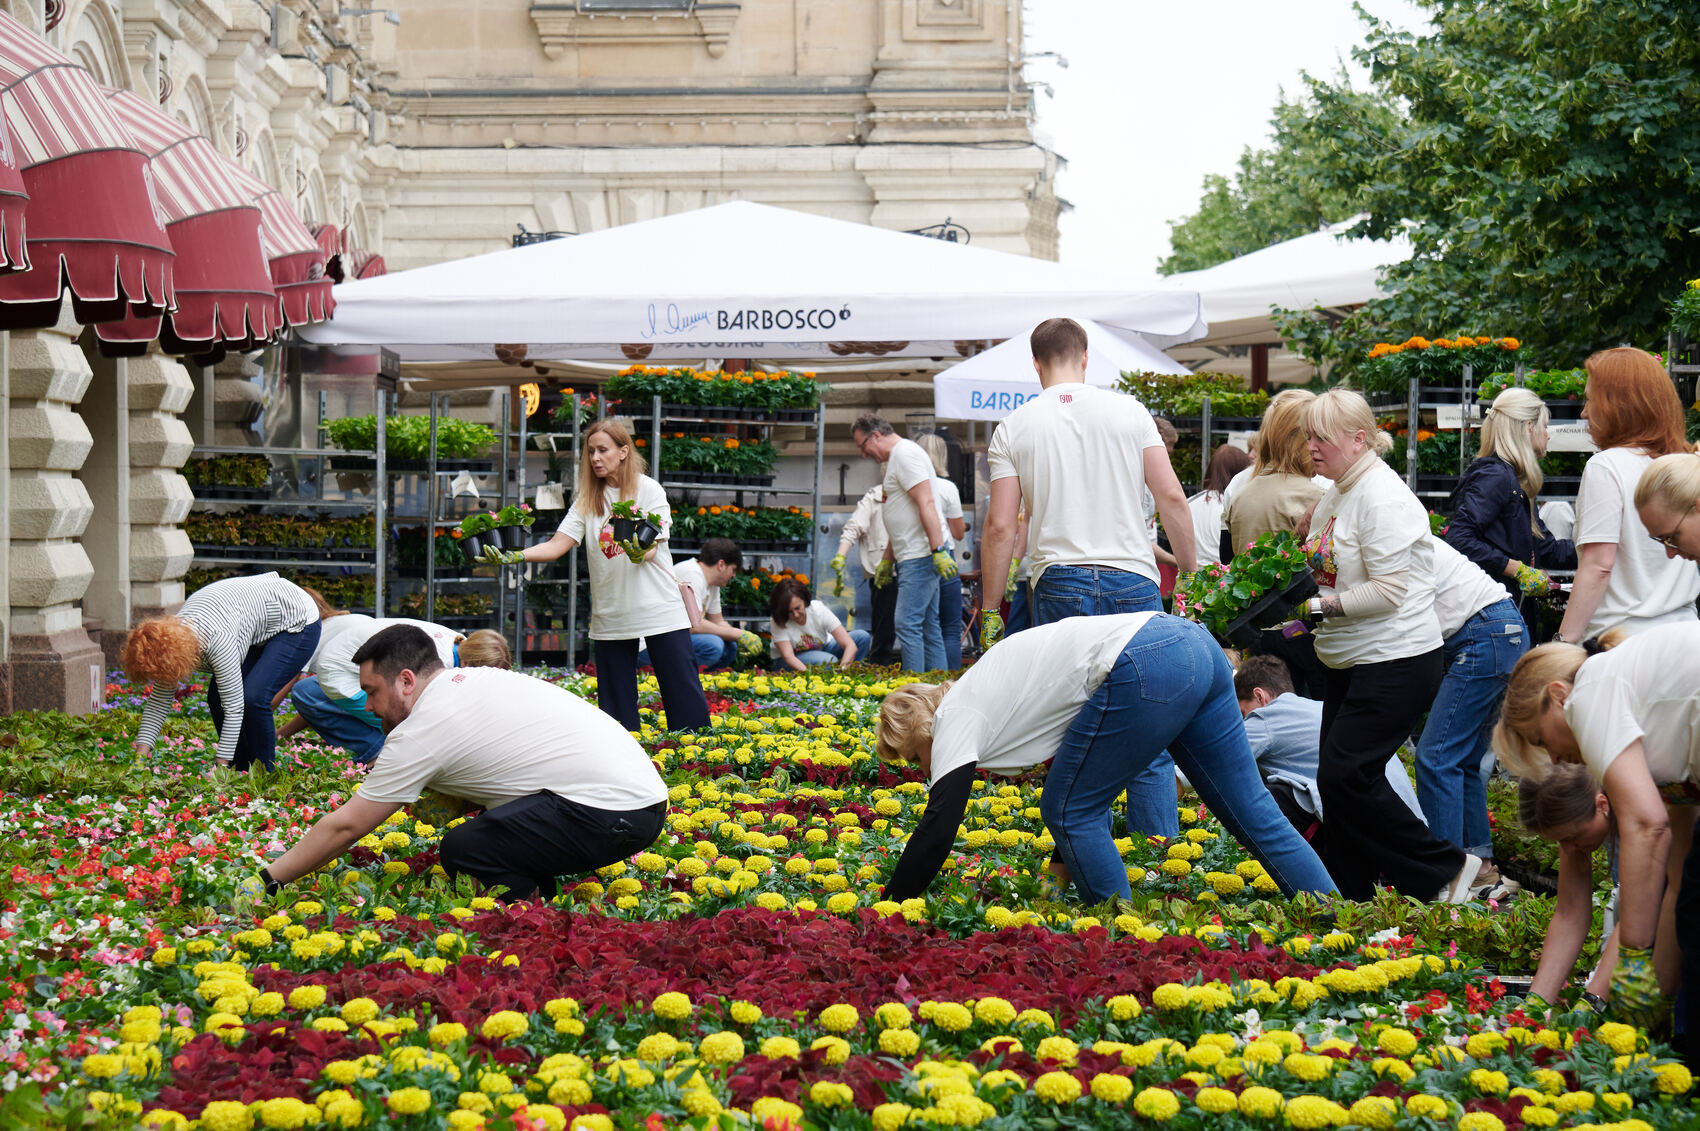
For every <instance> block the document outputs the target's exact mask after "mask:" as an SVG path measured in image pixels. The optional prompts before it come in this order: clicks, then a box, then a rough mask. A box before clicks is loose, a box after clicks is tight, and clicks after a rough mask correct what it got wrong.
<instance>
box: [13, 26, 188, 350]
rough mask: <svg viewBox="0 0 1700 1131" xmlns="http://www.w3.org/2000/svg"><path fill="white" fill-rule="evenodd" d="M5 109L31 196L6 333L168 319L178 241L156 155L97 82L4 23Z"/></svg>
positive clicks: (25, 31) (20, 166) (40, 44)
mask: <svg viewBox="0 0 1700 1131" xmlns="http://www.w3.org/2000/svg"><path fill="white" fill-rule="evenodd" d="M0 111H3V112H4V114H5V117H6V125H7V126H8V128H9V131H10V135H11V136H10V143H11V145H12V147H13V152H14V153H15V155H16V159H17V165H18V166H19V168H20V169H21V171H22V179H23V185H24V189H25V191H27V192H28V193H29V200H30V203H29V230H28V231H27V233H25V247H26V248H27V249H28V253H29V263H30V267H29V269H28V270H26V271H20V272H17V273H15V274H12V275H9V276H4V277H0V325H3V326H6V327H10V328H18V327H26V326H51V325H52V324H53V323H54V322H56V321H58V318H59V303H60V298H61V296H62V294H63V292H64V289H65V288H67V287H69V288H70V291H71V304H72V308H73V310H74V311H75V313H76V317H77V320H78V321H80V322H84V323H89V322H105V321H110V320H112V319H116V318H123V317H125V316H126V315H127V314H131V313H137V314H142V313H155V312H159V311H162V310H168V309H170V308H171V307H172V305H173V303H174V299H173V294H172V268H173V259H174V256H173V254H172V249H171V239H170V237H169V236H167V235H166V232H165V219H164V216H163V214H162V213H161V210H160V205H159V201H158V199H157V197H156V196H155V194H154V186H153V175H152V174H151V173H150V171H149V169H148V156H147V154H145V153H143V152H142V151H141V149H140V148H139V147H138V146H137V145H136V143H135V142H134V141H132V140H131V138H130V136H129V133H128V132H127V131H126V130H125V128H124V126H123V124H122V123H120V122H119V121H118V118H117V115H116V114H114V113H113V110H112V107H111V106H109V105H108V104H107V101H106V99H105V97H104V96H102V94H101V92H100V88H99V87H98V86H96V85H95V82H94V79H93V78H91V77H90V75H89V73H88V72H87V71H85V70H84V69H83V68H82V67H79V66H78V65H77V64H76V63H73V62H72V61H71V60H70V59H67V58H66V57H65V56H63V55H61V54H60V53H59V52H57V51H55V50H53V48H51V47H49V46H48V45H47V44H46V43H44V42H43V41H42V40H40V39H38V38H36V37H35V36H34V35H31V34H30V33H29V32H28V31H27V30H25V28H24V26H23V25H22V24H20V23H18V22H17V21H16V20H14V19H12V18H11V17H10V16H7V15H4V14H0Z"/></svg>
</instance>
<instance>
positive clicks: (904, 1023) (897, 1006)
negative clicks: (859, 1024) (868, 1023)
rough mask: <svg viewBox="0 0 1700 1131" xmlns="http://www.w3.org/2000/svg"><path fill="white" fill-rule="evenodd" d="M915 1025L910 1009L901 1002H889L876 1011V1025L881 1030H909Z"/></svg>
mask: <svg viewBox="0 0 1700 1131" xmlns="http://www.w3.org/2000/svg"><path fill="white" fill-rule="evenodd" d="M914 1023H915V1019H914V1017H913V1015H911V1014H910V1012H909V1007H908V1006H906V1005H904V1004H903V1003H902V1002H900V1001H888V1002H886V1003H885V1004H884V1005H881V1006H880V1007H879V1008H878V1009H876V1010H874V1024H876V1025H878V1026H879V1027H880V1028H881V1029H907V1028H909V1026H911V1025H913V1024H914Z"/></svg>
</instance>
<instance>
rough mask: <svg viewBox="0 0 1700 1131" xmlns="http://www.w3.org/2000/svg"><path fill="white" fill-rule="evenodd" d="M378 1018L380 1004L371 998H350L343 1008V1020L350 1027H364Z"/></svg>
mask: <svg viewBox="0 0 1700 1131" xmlns="http://www.w3.org/2000/svg"><path fill="white" fill-rule="evenodd" d="M377 1016H378V1003H377V1002H375V1001H373V1000H372V999H371V998H369V997H357V998H350V999H349V1000H348V1001H347V1002H346V1003H344V1005H343V1007H342V1019H343V1020H344V1021H346V1022H348V1023H349V1024H350V1025H364V1024H366V1022H368V1021H370V1020H372V1019H373V1018H375V1017H377Z"/></svg>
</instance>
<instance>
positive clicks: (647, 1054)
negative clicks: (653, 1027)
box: [632, 1033, 679, 1063]
mask: <svg viewBox="0 0 1700 1131" xmlns="http://www.w3.org/2000/svg"><path fill="white" fill-rule="evenodd" d="M678 1052H679V1038H677V1037H675V1036H674V1035H673V1034H671V1033H651V1034H649V1036H647V1037H645V1038H644V1039H643V1040H641V1041H639V1042H638V1045H637V1048H635V1049H633V1050H632V1055H633V1056H634V1057H636V1058H637V1059H638V1060H643V1061H648V1062H650V1063H654V1062H656V1061H661V1060H667V1059H669V1058H671V1057H674V1056H676V1055H678Z"/></svg>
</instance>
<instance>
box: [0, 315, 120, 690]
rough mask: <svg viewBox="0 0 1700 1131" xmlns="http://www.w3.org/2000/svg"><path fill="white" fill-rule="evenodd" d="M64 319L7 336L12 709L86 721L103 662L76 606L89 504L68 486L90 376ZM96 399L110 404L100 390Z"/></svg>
mask: <svg viewBox="0 0 1700 1131" xmlns="http://www.w3.org/2000/svg"><path fill="white" fill-rule="evenodd" d="M79 330H80V327H79V326H78V325H77V324H76V323H75V322H72V321H71V320H70V314H69V312H68V307H67V313H66V314H65V315H64V317H63V318H62V319H61V320H60V322H59V325H57V326H55V327H53V328H52V329H50V330H25V331H19V332H17V333H14V334H13V335H12V339H11V359H10V360H11V366H10V384H11V387H10V389H9V396H10V404H9V409H10V412H9V417H10V419H9V421H8V430H7V431H8V437H9V440H10V447H11V453H10V455H11V458H10V464H11V476H12V482H11V522H12V531H11V534H12V537H11V541H10V544H9V546H8V554H7V565H8V577H7V589H8V592H9V593H10V595H11V605H12V607H11V631H12V642H11V665H12V700H13V706H14V707H15V708H16V709H19V710H31V709H39V710H47V709H57V710H62V711H66V712H69V713H72V714H84V713H87V712H89V711H92V710H93V709H94V708H95V707H96V706H97V705H98V704H99V702H100V700H101V696H102V693H103V691H104V690H105V686H106V678H105V661H104V657H102V655H101V652H100V649H99V648H97V647H96V646H95V645H94V643H93V642H92V641H91V640H89V637H88V633H87V632H85V631H84V630H83V612H82V609H81V608H80V607H79V606H78V602H79V601H81V600H82V597H83V594H84V592H85V591H86V590H87V589H88V586H89V582H90V581H91V580H92V579H93V577H94V566H93V564H92V563H91V562H90V561H89V558H88V555H87V554H86V553H84V551H83V547H82V546H81V545H80V544H79V543H78V542H77V541H76V539H77V538H78V537H79V536H80V535H81V534H82V533H83V530H84V528H86V527H87V526H88V523H89V519H90V517H91V516H92V515H93V513H94V504H93V502H91V501H90V498H89V493H88V491H87V490H86V489H85V488H84V487H83V484H82V483H80V482H78V480H77V479H76V478H75V476H74V474H73V473H74V472H76V471H77V470H78V469H79V468H81V467H82V465H83V460H84V458H85V457H87V455H88V453H89V449H90V447H91V446H92V444H93V439H92V437H91V436H90V434H89V430H88V428H87V427H86V426H85V425H84V424H83V420H82V418H81V417H80V416H78V415H77V412H76V409H75V407H74V406H75V405H76V404H77V403H78V402H79V401H81V400H82V399H83V394H84V393H85V392H86V391H87V390H88V388H89V382H90V380H91V378H92V377H93V372H92V371H91V370H90V368H89V364H88V362H87V360H85V359H84V357H83V351H82V350H81V349H79V348H78V346H77V343H76V338H77V334H78V331H79ZM100 395H110V390H103V391H102V392H101V394H100Z"/></svg>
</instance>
